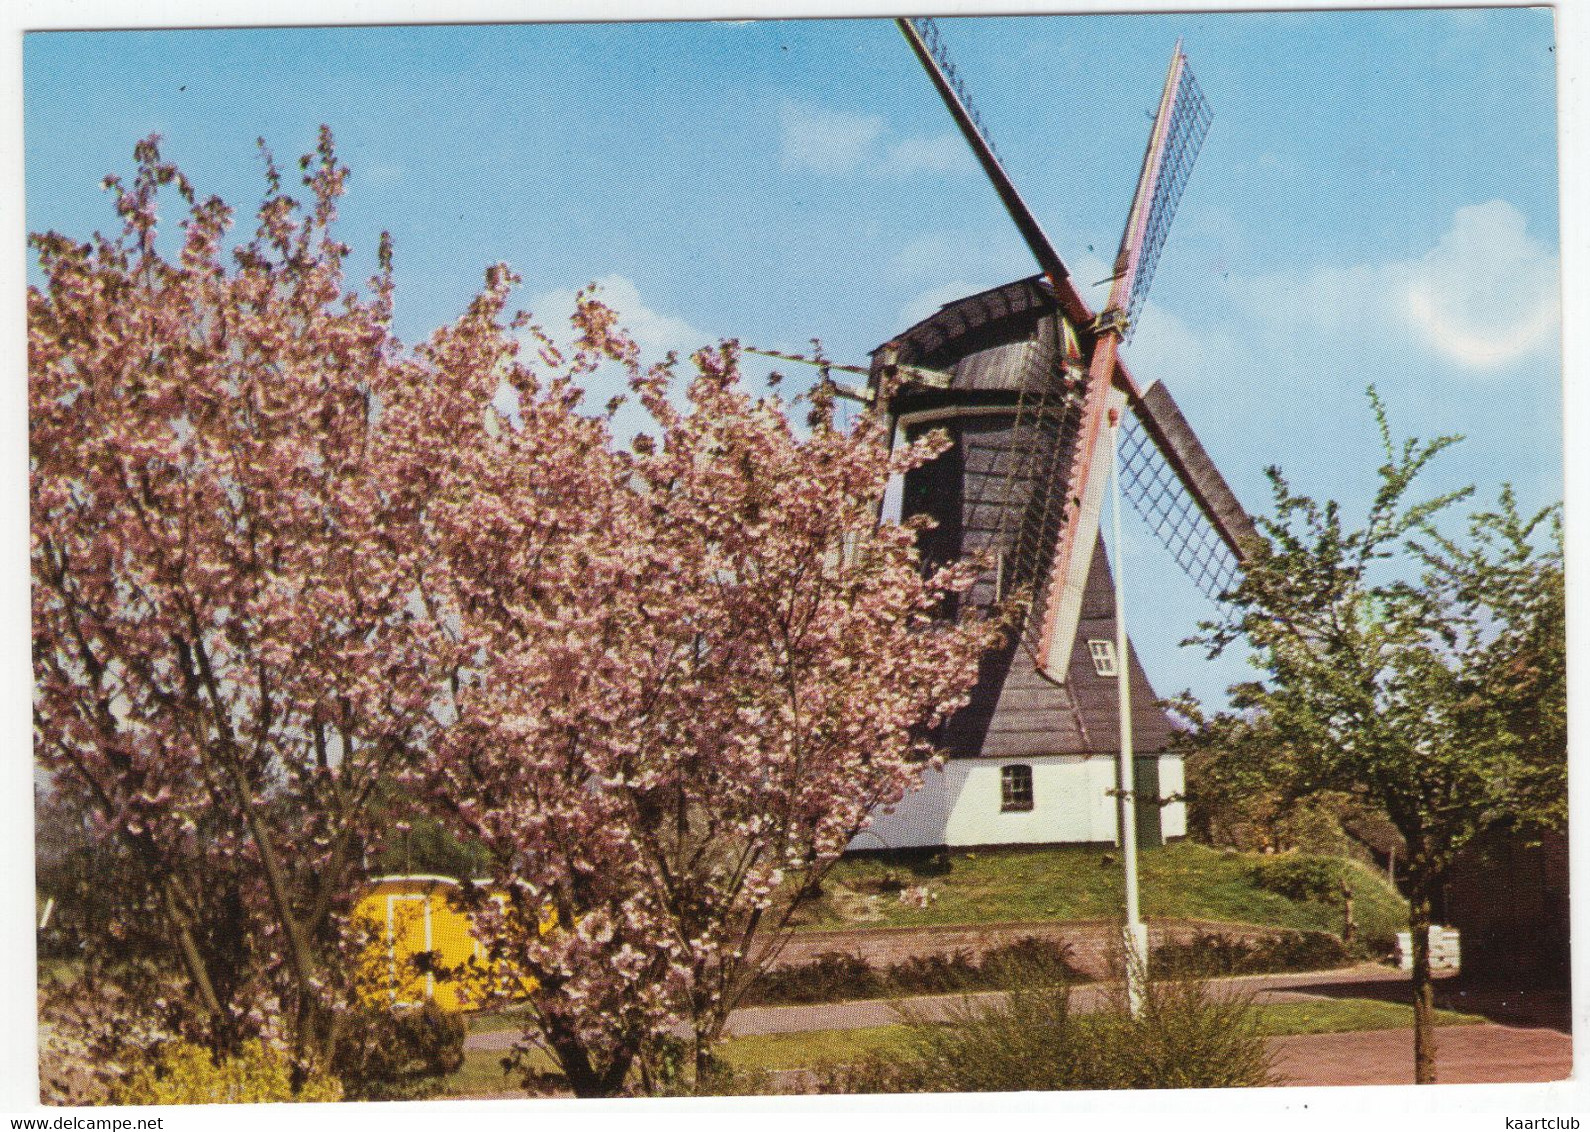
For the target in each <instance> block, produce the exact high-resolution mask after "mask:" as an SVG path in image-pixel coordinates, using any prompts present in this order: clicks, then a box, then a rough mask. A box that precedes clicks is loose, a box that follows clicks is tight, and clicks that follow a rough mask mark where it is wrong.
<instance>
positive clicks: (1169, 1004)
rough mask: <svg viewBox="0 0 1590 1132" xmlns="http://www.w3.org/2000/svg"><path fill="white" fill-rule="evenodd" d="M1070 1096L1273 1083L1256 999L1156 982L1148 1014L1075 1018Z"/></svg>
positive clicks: (1112, 1008) (1147, 998)
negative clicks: (1080, 1091) (1074, 1092)
mask: <svg viewBox="0 0 1590 1132" xmlns="http://www.w3.org/2000/svg"><path fill="white" fill-rule="evenodd" d="M1073 1030H1074V1038H1073V1041H1072V1043H1071V1046H1070V1049H1069V1053H1070V1055H1071V1061H1070V1063H1069V1064H1068V1065H1067V1067H1066V1074H1065V1076H1066V1080H1067V1083H1066V1084H1064V1085H1061V1086H1059V1087H1060V1088H1068V1089H1229V1088H1244V1087H1249V1086H1256V1085H1268V1084H1271V1083H1273V1077H1274V1074H1273V1069H1272V1063H1271V1056H1270V1052H1269V1048H1268V1047H1267V1046H1266V1044H1265V1041H1264V1031H1263V1028H1262V1026H1261V1023H1260V1020H1259V1014H1258V1012H1257V1011H1256V1010H1255V1009H1254V1007H1253V1001H1252V999H1251V998H1249V997H1247V996H1244V995H1240V994H1235V995H1234V994H1228V993H1217V992H1215V991H1214V990H1212V988H1211V987H1210V986H1209V984H1208V983H1206V982H1204V981H1202V980H1200V979H1170V980H1159V981H1156V982H1151V983H1149V984H1148V985H1147V987H1146V988H1145V993H1144V995H1143V1003H1142V1010H1141V1012H1140V1014H1139V1015H1138V1017H1136V1018H1134V1017H1132V1014H1131V1012H1130V1011H1129V1010H1128V1009H1127V1007H1126V1004H1125V1002H1124V1001H1115V1002H1112V1003H1111V1004H1110V1005H1109V1006H1108V1007H1106V1008H1105V1009H1103V1010H1100V1011H1097V1012H1096V1013H1093V1014H1088V1015H1083V1016H1081V1017H1078V1018H1077V1019H1075V1022H1074V1025H1073Z"/></svg>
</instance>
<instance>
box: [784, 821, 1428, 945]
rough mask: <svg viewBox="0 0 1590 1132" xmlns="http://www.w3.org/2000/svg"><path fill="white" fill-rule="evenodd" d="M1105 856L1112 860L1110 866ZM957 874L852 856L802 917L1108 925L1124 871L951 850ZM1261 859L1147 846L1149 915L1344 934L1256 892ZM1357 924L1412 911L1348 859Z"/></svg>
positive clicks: (1078, 851)
mask: <svg viewBox="0 0 1590 1132" xmlns="http://www.w3.org/2000/svg"><path fill="white" fill-rule="evenodd" d="M1106 856H1108V857H1110V858H1112V860H1110V861H1108V862H1106V861H1105V858H1106ZM949 859H950V869H949V871H948V872H947V873H943V874H942V875H935V870H934V869H933V868H932V867H931V866H930V865H929V863H928V859H927V858H926V857H918V858H906V857H903V856H902V857H900V858H899V859H896V860H887V859H885V858H882V857H873V856H869V857H854V858H846V859H844V860H842V861H840V862H839V863H838V864H837V865H835V866H834V870H833V871H832V872H831V873H830V874H829V876H828V879H827V880H826V881H825V882H824V886H823V887H824V895H823V896H822V897H821V898H820V899H819V900H817V901H815V902H813V903H812V904H810V905H808V907H807V908H806V909H804V910H803V911H802V913H801V914H800V918H799V927H800V928H802V929H806V930H811V929H824V928H842V927H907V926H922V925H931V924H980V923H1000V922H1020V921H1034V920H1090V919H1107V918H1110V917H1113V916H1115V915H1117V914H1118V912H1119V908H1120V905H1121V870H1120V865H1119V864H1118V863H1117V861H1118V858H1117V855H1116V854H1115V853H1113V852H1111V851H1109V850H1104V849H1098V848H1086V847H1079V846H1062V847H1051V848H1041V849H991V850H980V851H977V852H955V853H952V854H950V858H949ZM1260 859H1261V858H1260V857H1259V856H1258V855H1257V854H1244V853H1235V852H1223V851H1221V850H1217V849H1210V848H1207V847H1205V846H1202V845H1194V844H1192V843H1190V842H1179V843H1177V844H1174V845H1166V846H1161V847H1156V848H1150V849H1144V850H1143V851H1142V853H1141V854H1140V857H1139V876H1140V884H1141V895H1142V906H1143V914H1144V915H1145V916H1158V917H1166V918H1175V919H1199V920H1228V921H1233V922H1237V923H1249V924H1268V925H1274V926H1276V927H1285V928H1301V929H1313V930H1316V931H1328V932H1333V933H1336V934H1340V932H1341V930H1342V911H1341V905H1340V903H1339V902H1331V903H1315V902H1309V901H1297V900H1289V899H1287V898H1286V897H1284V896H1280V895H1278V894H1276V893H1273V892H1268V891H1265V890H1264V889H1262V888H1259V887H1258V886H1256V885H1255V884H1254V883H1253V882H1252V880H1251V879H1250V878H1249V875H1248V874H1249V870H1250V869H1251V867H1252V866H1253V864H1254V863H1255V862H1257V861H1258V860H1260ZM1348 868H1349V870H1350V872H1349V875H1350V877H1351V881H1352V885H1353V888H1354V918H1355V919H1356V920H1357V922H1358V926H1359V932H1360V934H1361V935H1363V936H1367V937H1370V938H1373V937H1376V936H1379V937H1385V936H1389V935H1390V934H1391V933H1393V932H1396V931H1398V930H1402V929H1405V928H1406V926H1407V906H1406V904H1405V903H1404V902H1403V900H1402V899H1401V897H1400V896H1398V895H1397V893H1396V892H1395V891H1394V890H1393V889H1392V888H1391V887H1390V886H1389V885H1388V884H1387V883H1386V882H1385V880H1384V879H1383V878H1381V877H1380V876H1379V874H1377V873H1375V872H1374V871H1372V870H1370V869H1367V868H1365V867H1363V866H1362V865H1359V864H1356V863H1352V862H1349V863H1348ZM889 873H893V874H894V875H895V876H896V877H898V878H899V879H900V880H902V881H904V883H906V884H907V885H926V886H927V888H928V890H929V891H930V892H931V893H933V894H934V896H935V897H936V899H934V900H933V902H932V903H931V904H929V906H928V907H927V908H915V907H911V906H910V905H907V904H905V903H903V902H901V901H900V900H899V898H898V897H897V896H895V895H894V894H893V893H889V892H880V891H879V882H880V881H882V880H883V879H884V877H885V876H886V874H889Z"/></svg>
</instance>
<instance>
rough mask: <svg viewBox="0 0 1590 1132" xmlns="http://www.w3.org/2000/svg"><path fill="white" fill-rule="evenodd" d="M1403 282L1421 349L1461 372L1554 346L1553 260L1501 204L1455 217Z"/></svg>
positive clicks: (1557, 309) (1556, 299)
mask: <svg viewBox="0 0 1590 1132" xmlns="http://www.w3.org/2000/svg"><path fill="white" fill-rule="evenodd" d="M1407 275H1408V277H1407V280H1406V282H1405V283H1404V284H1403V291H1402V298H1403V309H1404V311H1405V312H1406V317H1407V318H1408V319H1409V321H1410V322H1411V323H1412V325H1413V327H1414V329H1415V330H1416V331H1417V332H1418V333H1419V335H1420V337H1421V338H1422V339H1423V341H1424V343H1425V345H1426V346H1428V347H1429V348H1430V349H1433V350H1435V351H1436V352H1437V353H1440V354H1443V355H1445V356H1446V357H1448V358H1450V359H1451V360H1452V361H1455V362H1457V363H1459V364H1460V365H1463V366H1466V367H1467V368H1469V369H1474V370H1497V369H1502V368H1505V367H1506V366H1508V365H1510V364H1512V363H1513V362H1516V361H1519V360H1520V359H1522V358H1525V357H1528V356H1530V355H1532V354H1534V353H1536V352H1538V351H1540V350H1542V349H1545V348H1548V347H1550V346H1552V345H1554V344H1555V342H1556V330H1557V325H1558V321H1559V319H1560V318H1561V314H1562V311H1561V298H1560V295H1559V292H1558V269H1557V257H1556V255H1554V254H1553V253H1552V251H1551V249H1550V248H1548V247H1546V245H1545V244H1543V243H1541V242H1540V241H1539V240H1537V239H1535V238H1534V237H1533V236H1531V235H1530V234H1529V233H1528V231H1527V230H1526V227H1525V220H1524V216H1523V214H1522V213H1520V212H1519V211H1518V209H1516V208H1514V207H1513V206H1512V205H1510V204H1508V203H1507V202H1506V201H1500V200H1493V201H1490V202H1488V203H1486V204H1477V205H1471V206H1470V207H1468V208H1460V209H1458V211H1457V214H1456V215H1455V216H1454V217H1453V222H1452V227H1451V229H1450V230H1449V231H1448V232H1447V233H1446V234H1445V235H1444V236H1442V237H1441V242H1440V243H1439V244H1437V245H1436V246H1435V248H1434V249H1433V250H1431V252H1430V253H1429V254H1428V255H1426V256H1425V257H1424V258H1423V259H1422V260H1420V261H1419V262H1418V263H1416V264H1412V265H1410V269H1409V270H1408V273H1407Z"/></svg>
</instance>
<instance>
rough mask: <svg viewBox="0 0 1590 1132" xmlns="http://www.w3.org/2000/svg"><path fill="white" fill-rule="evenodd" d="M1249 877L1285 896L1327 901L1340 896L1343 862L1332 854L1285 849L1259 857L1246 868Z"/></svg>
mask: <svg viewBox="0 0 1590 1132" xmlns="http://www.w3.org/2000/svg"><path fill="white" fill-rule="evenodd" d="M1248 877H1249V879H1250V880H1252V881H1253V883H1254V884H1255V885H1257V886H1258V887H1259V888H1262V889H1265V890H1266V891H1268V892H1274V893H1277V894H1278V895H1281V896H1285V897H1286V898H1287V899H1288V900H1302V901H1313V902H1315V903H1318V904H1327V903H1330V902H1331V901H1334V900H1337V899H1339V898H1340V896H1341V891H1342V862H1341V861H1340V860H1339V859H1337V858H1335V857H1316V856H1312V855H1310V854H1308V853H1287V854H1284V855H1283V856H1280V857H1273V858H1271V859H1270V860H1267V861H1260V862H1259V863H1257V864H1256V865H1254V866H1253V867H1252V868H1251V869H1249V870H1248Z"/></svg>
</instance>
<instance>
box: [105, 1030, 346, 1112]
mask: <svg viewBox="0 0 1590 1132" xmlns="http://www.w3.org/2000/svg"><path fill="white" fill-rule="evenodd" d="M292 1078H293V1063H292V1059H291V1058H290V1057H288V1056H287V1054H286V1053H284V1052H283V1051H281V1050H278V1049H273V1048H272V1047H270V1046H267V1045H266V1044H265V1043H264V1042H262V1041H260V1040H259V1039H257V1038H254V1039H250V1040H249V1041H246V1042H244V1043H243V1048H242V1050H241V1051H240V1052H239V1053H238V1054H237V1056H235V1057H223V1058H220V1059H216V1058H214V1057H212V1056H211V1054H210V1051H209V1050H207V1049H205V1048H204V1047H203V1046H197V1045H194V1044H192V1043H191V1042H183V1041H173V1042H167V1043H165V1044H163V1045H161V1046H157V1047H155V1048H154V1049H153V1050H151V1051H150V1053H149V1054H148V1056H147V1057H146V1059H145V1060H144V1062H143V1064H141V1065H139V1066H138V1067H137V1068H136V1069H134V1070H133V1071H132V1072H131V1073H129V1074H128V1075H127V1077H126V1079H125V1080H123V1081H122V1082H121V1083H120V1084H118V1085H116V1086H115V1087H114V1088H112V1089H111V1093H110V1102H111V1103H112V1104H118V1105H166V1104H261V1103H265V1102H269V1101H338V1100H341V1099H342V1087H341V1086H340V1085H339V1084H338V1082H337V1080H336V1079H335V1078H333V1077H328V1076H325V1075H323V1074H311V1075H310V1077H309V1079H308V1080H306V1081H305V1082H304V1083H303V1085H302V1086H301V1087H300V1088H299V1089H298V1090H297V1091H296V1092H294V1091H293V1087H292Z"/></svg>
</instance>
